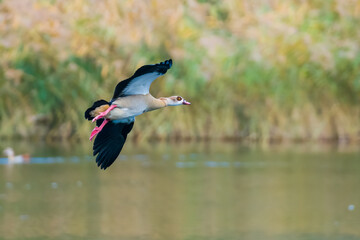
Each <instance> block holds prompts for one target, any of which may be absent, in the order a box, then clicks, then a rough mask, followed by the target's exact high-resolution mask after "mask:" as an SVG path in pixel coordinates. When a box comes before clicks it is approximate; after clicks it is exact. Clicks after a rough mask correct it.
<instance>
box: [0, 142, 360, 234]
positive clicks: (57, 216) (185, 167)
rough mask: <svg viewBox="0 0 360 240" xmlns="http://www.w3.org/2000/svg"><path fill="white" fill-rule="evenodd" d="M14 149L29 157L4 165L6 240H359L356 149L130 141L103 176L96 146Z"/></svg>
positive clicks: (0, 189) (0, 199) (0, 169)
mask: <svg viewBox="0 0 360 240" xmlns="http://www.w3.org/2000/svg"><path fill="white" fill-rule="evenodd" d="M8 144H14V145H13V146H16V147H15V148H16V149H17V150H18V151H23V152H28V153H31V156H32V158H31V163H30V164H19V165H7V164H5V163H6V162H5V161H6V159H0V163H1V164H0V174H1V175H0V239H61V240H64V239H65V240H66V239H87V240H92V239H99V240H100V239H101V240H108V239H111V240H112V239H114V240H115V239H116V240H118V239H120V240H122V239H124V240H125V239H129V240H142V239H144V240H178V239H184V240H196V239H200V240H227V239H229V240H232V239H245V240H246V239H249V240H261V239H270V240H272V239H281V240H292V239H313V240H321V239H327V240H328V239H330V240H332V239H351V240H353V239H360V151H359V147H358V146H353V147H346V148H343V147H338V146H329V145H326V146H324V145H323V146H319V145H312V144H307V145H296V146H294V145H293V146H270V147H266V148H264V147H258V146H254V145H249V146H245V145H241V144H238V143H210V144H206V143H200V144H197V143H189V144H177V143H173V144H166V143H165V144H141V145H135V144H132V143H131V142H128V143H127V144H126V147H125V149H124V151H123V154H122V155H121V157H120V158H119V159H118V160H117V161H116V162H115V163H114V164H113V165H112V166H111V167H110V168H109V169H107V170H106V171H103V170H100V169H99V168H97V167H96V165H95V163H94V158H93V157H92V156H90V154H91V145H90V143H81V144H77V143H71V144H70V143H69V144H65V145H64V144H61V145H60V144H53V145H46V144H43V143H31V145H30V144H28V143H23V142H22V143H16V145H15V143H8ZM1 147H6V146H5V143H1ZM3 157H4V156H3Z"/></svg>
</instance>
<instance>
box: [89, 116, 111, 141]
mask: <svg viewBox="0 0 360 240" xmlns="http://www.w3.org/2000/svg"><path fill="white" fill-rule="evenodd" d="M109 121H110V120H109V119H104V121H103V122H102V124H101V125H100V126H99V127H95V128H94V129H93V130H92V132H91V135H90V138H89V140H90V141H91V140H92V139H93V138H94V137H95V136H96V134H98V133H99V132H100V131H101V130H102V129H103V127H104V126H105V125H106V124H107V123H108V122H109Z"/></svg>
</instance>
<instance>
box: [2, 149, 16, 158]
mask: <svg viewBox="0 0 360 240" xmlns="http://www.w3.org/2000/svg"><path fill="white" fill-rule="evenodd" d="M4 154H5V155H6V156H7V157H14V155H15V153H14V150H13V149H12V148H11V147H7V148H5V149H4Z"/></svg>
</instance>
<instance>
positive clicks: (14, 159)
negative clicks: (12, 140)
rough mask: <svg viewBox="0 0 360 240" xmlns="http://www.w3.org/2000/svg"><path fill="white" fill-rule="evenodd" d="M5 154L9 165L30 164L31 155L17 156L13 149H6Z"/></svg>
mask: <svg viewBox="0 0 360 240" xmlns="http://www.w3.org/2000/svg"><path fill="white" fill-rule="evenodd" d="M4 154H5V155H6V156H7V157H8V164H20V163H28V162H30V155H29V154H23V155H18V156H15V152H14V150H13V149H12V148H11V147H7V148H5V149H4Z"/></svg>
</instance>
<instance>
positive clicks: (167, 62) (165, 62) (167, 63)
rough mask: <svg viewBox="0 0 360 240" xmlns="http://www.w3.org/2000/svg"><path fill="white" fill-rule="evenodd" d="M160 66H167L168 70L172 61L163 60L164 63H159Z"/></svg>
mask: <svg viewBox="0 0 360 240" xmlns="http://www.w3.org/2000/svg"><path fill="white" fill-rule="evenodd" d="M160 65H168V68H171V66H172V59H171V58H170V59H168V60H165V61H164V62H161V63H160Z"/></svg>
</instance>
